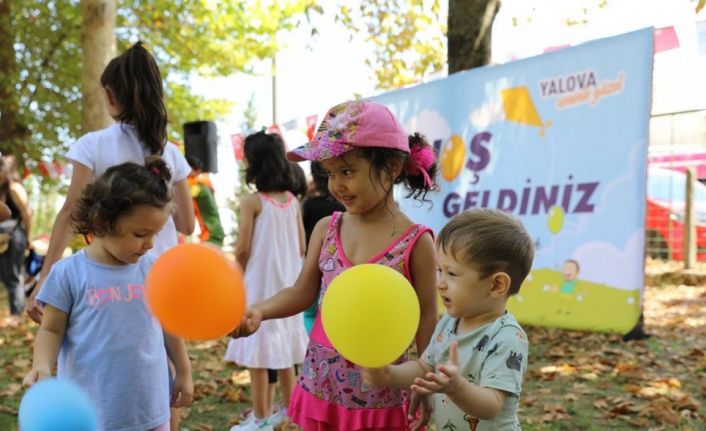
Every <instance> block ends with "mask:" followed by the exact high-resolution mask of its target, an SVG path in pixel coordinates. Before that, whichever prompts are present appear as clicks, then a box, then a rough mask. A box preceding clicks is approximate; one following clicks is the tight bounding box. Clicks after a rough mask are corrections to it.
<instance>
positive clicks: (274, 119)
mask: <svg viewBox="0 0 706 431" xmlns="http://www.w3.org/2000/svg"><path fill="white" fill-rule="evenodd" d="M272 124H273V125H274V124H277V53H273V54H272Z"/></svg>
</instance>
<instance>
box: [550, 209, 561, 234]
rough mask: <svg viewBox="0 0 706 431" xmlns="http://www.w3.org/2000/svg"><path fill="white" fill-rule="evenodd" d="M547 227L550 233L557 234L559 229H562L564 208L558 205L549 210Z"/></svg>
mask: <svg viewBox="0 0 706 431" xmlns="http://www.w3.org/2000/svg"><path fill="white" fill-rule="evenodd" d="M547 227H549V231H550V232H551V233H559V231H560V230H561V228H562V227H564V208H562V207H560V206H558V205H556V206H553V207H551V208H549V213H548V214H547Z"/></svg>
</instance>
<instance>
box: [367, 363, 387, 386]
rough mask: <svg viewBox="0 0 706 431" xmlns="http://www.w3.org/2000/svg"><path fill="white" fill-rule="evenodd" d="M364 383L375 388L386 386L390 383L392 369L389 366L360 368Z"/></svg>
mask: <svg viewBox="0 0 706 431" xmlns="http://www.w3.org/2000/svg"><path fill="white" fill-rule="evenodd" d="M360 375H361V377H362V378H363V383H365V384H366V385H368V386H370V387H373V388H384V387H387V386H389V385H390V370H389V368H388V367H387V366H385V367H382V368H365V367H362V368H361V369H360Z"/></svg>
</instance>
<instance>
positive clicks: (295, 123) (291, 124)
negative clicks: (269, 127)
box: [282, 118, 299, 131]
mask: <svg viewBox="0 0 706 431" xmlns="http://www.w3.org/2000/svg"><path fill="white" fill-rule="evenodd" d="M297 127H299V120H298V119H296V118H295V119H293V120H289V121H287V122H286V123H282V128H283V129H284V130H287V131H289V130H294V129H296V128H297Z"/></svg>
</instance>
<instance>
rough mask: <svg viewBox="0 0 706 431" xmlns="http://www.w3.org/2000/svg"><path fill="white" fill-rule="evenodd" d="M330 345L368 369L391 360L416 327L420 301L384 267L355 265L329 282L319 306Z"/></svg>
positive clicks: (409, 340) (403, 348)
mask: <svg viewBox="0 0 706 431" xmlns="http://www.w3.org/2000/svg"><path fill="white" fill-rule="evenodd" d="M321 321H322V323H323V326H324V331H325V332H326V336H327V337H328V339H329V340H330V341H331V344H332V345H333V347H335V348H336V350H338V352H339V353H340V354H341V355H343V357H345V358H346V359H348V360H349V361H351V362H353V363H355V364H358V365H361V366H364V367H369V368H376V367H382V366H384V365H387V364H390V363H392V362H394V361H395V360H396V359H397V358H399V357H400V356H401V355H402V354H403V353H404V352H405V351H406V350H407V348H408V347H409V345H410V344H411V343H412V340H413V339H414V334H416V332H417V327H418V326H419V300H418V299H417V294H416V293H415V291H414V288H413V287H412V285H411V284H410V283H409V281H407V279H406V278H405V277H404V276H403V275H402V274H400V273H399V272H397V271H395V270H394V269H392V268H388V267H387V266H383V265H377V264H363V265H356V266H354V267H352V268H349V269H347V270H345V271H344V272H342V273H341V274H339V275H338V276H337V277H336V278H334V279H333V281H332V282H331V285H330V286H329V287H328V289H327V290H326V293H325V294H324V299H323V301H322V302H321Z"/></svg>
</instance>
